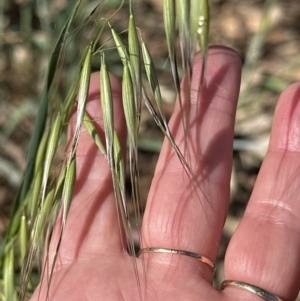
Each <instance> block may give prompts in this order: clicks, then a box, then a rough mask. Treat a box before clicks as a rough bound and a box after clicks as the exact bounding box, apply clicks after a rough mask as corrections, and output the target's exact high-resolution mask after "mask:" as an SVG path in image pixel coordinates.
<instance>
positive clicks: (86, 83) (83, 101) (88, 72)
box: [70, 44, 92, 158]
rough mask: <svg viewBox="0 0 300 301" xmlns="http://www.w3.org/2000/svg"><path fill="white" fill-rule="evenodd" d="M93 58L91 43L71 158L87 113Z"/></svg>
mask: <svg viewBox="0 0 300 301" xmlns="http://www.w3.org/2000/svg"><path fill="white" fill-rule="evenodd" d="M91 60H92V45H91V44H90V45H89V46H88V48H87V52H86V57H85V61H84V64H83V68H82V72H81V77H80V85H79V93H78V105H77V119H76V125H75V131H74V136H73V140H72V146H71V155H70V158H73V155H74V153H75V151H76V148H77V145H78V139H79V134H80V131H81V126H82V123H83V117H84V114H85V107H86V103H87V99H88V92H89V86H90V77H91Z"/></svg>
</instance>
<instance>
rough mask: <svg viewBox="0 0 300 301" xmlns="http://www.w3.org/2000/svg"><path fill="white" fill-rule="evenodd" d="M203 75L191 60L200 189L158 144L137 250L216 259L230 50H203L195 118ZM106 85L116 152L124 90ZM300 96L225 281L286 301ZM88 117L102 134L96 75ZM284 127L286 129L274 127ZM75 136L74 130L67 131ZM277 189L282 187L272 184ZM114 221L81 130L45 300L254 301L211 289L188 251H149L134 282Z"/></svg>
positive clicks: (109, 193)
mask: <svg viewBox="0 0 300 301" xmlns="http://www.w3.org/2000/svg"><path fill="white" fill-rule="evenodd" d="M200 70H201V60H200V59H199V57H198V58H197V59H196V60H195V62H194V70H193V79H192V84H191V100H192V110H191V128H190V133H189V134H190V141H189V143H190V145H191V146H194V147H191V148H190V149H191V153H190V159H191V162H194V163H193V164H194V165H195V166H193V170H194V172H195V175H196V176H197V181H198V182H199V183H201V189H200V188H199V189H194V187H192V185H191V181H190V179H189V178H188V177H187V175H186V174H185V173H184V172H183V169H182V165H181V163H180V162H179V160H178V158H177V156H176V155H175V154H174V152H173V151H172V148H171V147H170V145H169V144H168V142H165V143H164V146H163V148H162V151H161V155H160V159H159V161H158V164H157V167H156V171H155V176H154V179H153V182H152V186H151V190H150V193H149V197H148V202H147V207H146V211H145V215H144V220H143V226H142V230H141V233H142V242H143V246H144V247H163V248H174V249H180V250H186V251H190V252H195V253H199V254H202V255H205V256H207V257H209V258H210V259H212V260H215V258H216V255H217V252H218V242H219V240H220V237H221V233H222V227H223V223H224V220H225V217H226V213H227V208H228V202H229V182H230V173H231V164H232V162H231V158H232V139H233V128H234V117H235V109H236V102H237V98H238V91H239V82H240V70H241V63H240V60H239V58H238V57H237V55H236V54H235V53H234V52H232V51H230V50H228V49H224V48H221V47H215V48H214V49H211V50H210V55H209V60H208V69H207V74H206V86H207V87H206V88H205V89H204V91H203V93H202V94H203V95H202V97H201V99H200V104H198V105H199V110H196V109H194V108H195V104H196V103H197V102H196V101H195V96H196V95H197V92H198V84H199V81H200V80H199V78H200ZM112 88H113V95H114V99H115V100H114V101H115V102H114V106H115V128H116V131H117V132H118V134H119V137H120V139H121V144H122V145H123V146H125V143H126V142H125V141H126V133H125V126H124V114H123V109H122V102H121V96H120V94H121V92H120V87H119V83H118V81H117V80H116V79H115V78H112ZM297 91H298V92H297ZM299 94H300V93H299V85H298V86H297V85H295V86H292V87H291V88H290V89H289V90H288V91H287V92H286V93H285V95H283V96H282V98H281V100H280V102H279V105H278V106H279V109H278V111H277V113H276V117H275V121H274V126H273V134H272V137H271V141H270V147H269V151H268V154H267V157H266V159H265V162H264V164H263V167H262V169H261V172H260V175H259V177H258V180H257V184H256V188H255V190H254V193H253V195H252V197H251V200H250V202H249V206H248V209H247V211H246V213H245V216H244V218H243V220H242V222H241V224H240V226H239V228H238V230H237V231H236V233H235V235H234V237H233V238H232V241H231V243H230V246H229V249H228V251H227V255H226V259H225V278H226V279H234V280H239V281H244V282H248V283H251V284H253V285H257V286H260V287H262V288H264V289H266V290H269V291H271V292H273V293H274V294H277V295H279V296H281V297H282V298H284V300H294V299H295V297H296V294H297V292H298V290H299V283H298V281H297V279H299V277H300V271H299V269H298V268H297V266H299V264H300V259H299V258H300V247H299V246H300V239H299V235H298V234H297V233H300V226H299V225H298V223H296V221H295V218H293V217H294V215H296V214H297V216H299V215H300V208H299V206H297V204H296V203H297V202H295V200H296V199H295V198H296V197H295V196H297V195H299V193H300V188H299V187H300V185H293V184H292V185H290V182H289V181H291V179H292V180H293V181H295V182H297V183H298V184H300V183H299V182H300V180H295V179H296V175H297V171H298V170H299V168H300V163H299V162H298V161H300V160H297V159H296V158H295V153H297V152H299V151H300V139H299V138H298V137H296V136H295V135H293V133H295V132H297V131H298V133H299V132H300V125H299V122H297V118H295V116H297V114H298V115H300V109H299V108H298V107H299V106H298V107H297V103H298V102H297V101H296V97H295V96H296V95H298V96H299ZM204 95H205V97H204ZM286 99H287V100H286ZM290 99H292V101H289V100H290ZM87 110H88V112H89V114H90V115H91V117H92V118H93V119H94V120H95V121H96V127H97V129H98V131H99V132H100V133H101V132H103V131H102V129H101V124H102V122H101V119H102V116H101V112H100V103H99V75H97V74H94V75H93V76H92V78H91V86H90V101H89V103H88V107H87ZM298 111H299V113H298ZM199 112H200V113H199ZM290 112H293V114H294V115H292V114H291V113H290ZM180 114H181V113H180V110H179V106H178V105H177V107H176V108H175V111H174V113H173V116H172V119H171V121H170V128H171V130H172V133H173V134H174V137H175V140H176V142H177V143H178V144H179V146H180V147H181V148H182V149H183V148H184V138H183V137H184V131H183V130H182V128H181V124H180V118H181V117H180V116H181V115H180ZM282 120H283V124H282V123H281V124H280V122H281V121H282ZM279 124H280V125H279ZM179 125H180V126H179ZM72 130H74V127H73V126H72V124H71V126H70V131H72ZM290 133H291V134H290ZM70 136H72V135H70ZM196 144H197V147H195V145H196ZM195 150H198V151H200V152H198V153H197V152H196V151H195ZM276 182H278V183H280V184H281V185H276ZM297 183H296V184H297ZM278 195H279V196H280V201H278V198H277V196H278ZM283 208H285V210H283ZM116 216H118V215H117V212H116V205H115V198H114V193H113V189H112V183H111V176H110V169H109V167H108V165H107V162H106V160H105V158H104V157H103V156H102V155H101V154H100V153H99V151H98V150H97V147H96V146H95V144H94V142H93V141H92V139H91V138H90V136H89V134H88V133H86V132H85V131H84V130H83V131H82V133H81V137H80V142H79V147H78V152H77V180H76V186H75V192H74V199H73V202H72V206H71V209H70V212H69V216H68V221H67V225H66V228H65V231H64V234H63V240H62V244H61V247H60V250H59V256H58V259H57V264H56V268H55V271H54V274H53V277H52V282H51V286H50V290H49V299H50V300H55V301H63V300H72V301H76V300H80V301H85V300H86V301H87V300H89V301H97V300H109V301H140V300H143V301H150V300H151V301H152V300H153V301H160V300H166V301H171V300H187V301H194V300H195V301H196V300H203V301H206V300H207V301H208V300H209V301H211V300H213V301H214V300H224V301H225V300H228V301H229V300H253V301H254V300H257V301H258V300H259V297H257V296H255V295H253V294H251V293H249V292H247V291H245V290H241V289H236V288H233V287H227V288H226V289H225V290H224V291H217V290H215V289H214V288H213V286H212V271H211V268H210V267H209V266H208V265H206V264H204V263H202V262H200V261H197V260H196V259H194V258H191V257H188V256H183V255H176V254H175V255H171V254H161V253H155V254H154V253H145V254H144V255H143V257H142V258H138V259H137V260H136V263H137V270H138V277H137V276H136V272H135V269H134V264H133V259H132V257H130V256H129V255H128V254H127V252H126V251H124V249H125V247H124V244H123V243H122V239H121V238H120V237H121V234H120V233H121V232H120V227H119V222H118V219H117V218H116ZM59 229H60V227H59V224H58V223H57V225H56V227H55V228H54V231H53V234H52V240H51V244H50V250H49V262H50V263H51V262H52V259H53V256H54V254H55V249H56V245H57V239H58V237H59ZM286 245H289V250H290V254H291V256H289V258H287V256H286V252H285V251H284V246H286ZM270 258H271V259H270ZM283 262H284V263H285V264H284V266H283V265H282V263H283ZM47 273H48V270H47V269H46V270H45V274H47ZM46 281H47V277H46V276H45V277H44V282H42V285H41V287H40V288H41V289H40V288H38V289H37V290H36V292H35V294H34V296H33V297H32V299H31V300H32V301H37V300H46V296H47V291H48V289H47V284H46ZM139 288H140V289H139Z"/></svg>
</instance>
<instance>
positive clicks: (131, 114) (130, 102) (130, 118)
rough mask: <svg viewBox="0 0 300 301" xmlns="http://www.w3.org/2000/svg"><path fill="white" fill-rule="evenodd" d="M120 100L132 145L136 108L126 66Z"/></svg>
mask: <svg viewBox="0 0 300 301" xmlns="http://www.w3.org/2000/svg"><path fill="white" fill-rule="evenodd" d="M122 98H123V107H124V114H125V119H126V125H127V134H128V137H129V140H130V144H131V145H134V143H135V140H136V134H137V130H136V108H135V101H134V93H133V87H132V80H131V75H130V71H129V68H128V66H126V65H125V66H124V72H123V81H122Z"/></svg>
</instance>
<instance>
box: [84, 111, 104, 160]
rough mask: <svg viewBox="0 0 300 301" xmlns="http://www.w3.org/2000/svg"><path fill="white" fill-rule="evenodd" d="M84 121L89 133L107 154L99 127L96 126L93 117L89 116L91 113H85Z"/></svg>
mask: <svg viewBox="0 0 300 301" xmlns="http://www.w3.org/2000/svg"><path fill="white" fill-rule="evenodd" d="M83 122H84V125H85V127H86V129H87V131H88V133H89V134H90V135H91V137H92V138H93V140H94V141H95V143H96V145H97V146H98V148H99V149H100V151H101V152H102V154H103V155H105V156H106V149H105V146H104V144H103V142H102V140H101V137H100V135H99V133H98V131H97V129H96V128H95V126H94V124H93V121H92V120H91V118H90V117H89V115H88V114H87V113H85V114H84V119H83Z"/></svg>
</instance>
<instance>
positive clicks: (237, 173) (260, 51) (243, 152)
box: [0, 0, 300, 300]
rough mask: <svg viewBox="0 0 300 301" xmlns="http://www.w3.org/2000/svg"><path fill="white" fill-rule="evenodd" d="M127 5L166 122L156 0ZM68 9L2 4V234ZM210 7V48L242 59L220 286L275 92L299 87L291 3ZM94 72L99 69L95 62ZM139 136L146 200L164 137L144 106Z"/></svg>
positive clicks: (227, 1) (116, 67)
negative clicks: (157, 84)
mask: <svg viewBox="0 0 300 301" xmlns="http://www.w3.org/2000/svg"><path fill="white" fill-rule="evenodd" d="M85 2H86V11H84V12H82V13H83V14H88V13H89V12H90V11H91V9H92V8H93V7H95V6H96V5H97V1H85ZM116 3H119V1H113V0H111V1H108V2H107V4H105V5H104V8H103V9H104V11H105V12H107V13H108V14H109V12H111V10H112V9H114V7H115V4H116ZM134 3H135V7H134V8H135V12H136V23H137V26H138V27H139V28H140V29H141V32H142V34H143V37H144V40H145V41H146V43H147V45H148V47H149V48H150V51H151V53H152V56H153V58H154V60H155V63H156V66H157V71H158V74H159V76H160V78H161V87H162V92H163V96H164V100H165V112H166V114H167V115H168V116H170V114H171V112H172V108H173V104H174V101H175V92H174V87H173V84H172V78H171V76H170V74H169V67H168V66H167V64H166V62H167V46H166V43H165V38H164V28H163V23H162V1H161V0H143V1H142V0H141V1H134ZM69 6H70V3H69V2H68V1H67V0H48V1H46V0H44V1H43V0H40V1H38V0H37V1H35V2H33V1H31V0H1V1H0V234H1V235H3V233H4V231H5V227H6V226H7V223H8V220H9V212H10V208H11V205H12V202H13V200H14V197H15V195H16V192H17V190H18V185H19V183H20V180H21V177H22V171H23V169H24V167H25V160H26V151H27V146H28V142H29V139H30V135H31V132H32V128H33V125H34V119H35V116H36V114H37V107H38V103H39V94H40V92H41V89H42V85H43V80H44V75H45V70H46V69H45V68H46V66H47V62H48V59H49V53H50V52H49V51H50V50H49V49H50V47H51V43H52V42H53V38H54V36H55V32H56V31H57V28H60V27H61V26H62V24H63V22H64V21H65V20H66V17H67V15H68V12H69V11H70V9H69ZM210 6H211V30H210V44H222V45H226V46H230V47H232V48H233V49H235V50H236V51H237V52H238V53H239V54H240V55H241V57H242V60H243V62H244V70H243V81H242V87H241V95H240V102H239V108H238V112H237V121H236V130H235V142H234V146H235V150H234V154H233V157H234V163H233V177H232V196H231V199H232V200H231V205H230V209H229V216H228V219H227V222H226V225H225V228H224V235H223V240H222V245H221V248H220V252H219V258H218V272H217V274H216V282H219V281H220V280H221V278H222V264H223V259H224V253H225V250H226V247H227V244H228V241H229V239H230V237H231V235H232V233H233V232H234V230H235V228H236V225H237V224H238V222H239V220H240V219H241V217H242V215H243V212H244V210H245V207H246V205H247V201H248V198H249V196H250V193H251V190H252V187H253V185H254V183H255V179H256V176H257V173H258V171H259V168H260V165H261V162H262V159H263V156H264V153H265V151H266V147H267V143H268V137H269V132H270V128H271V123H272V117H273V113H274V108H275V105H276V102H277V99H278V96H279V94H280V93H281V91H282V90H283V89H284V88H285V87H287V86H288V85H289V84H290V83H292V82H295V81H300V21H299V20H300V6H299V3H298V1H297V0H281V1H279V0H278V1H275V0H272V1H258V0H257V1H255V0H251V1H246V0H242V1H241V0H211V1H210ZM127 16H128V10H127V8H126V7H125V8H124V9H122V10H121V12H120V14H118V15H117V16H116V17H115V18H114V19H113V20H114V22H113V24H114V26H115V28H116V29H117V30H118V31H120V32H121V31H122V30H124V29H126V28H127ZM84 46H85V45H81V43H80V40H78V39H77V40H76V39H75V40H74V42H73V44H72V47H73V48H74V49H73V52H70V53H68V57H66V66H67V68H68V69H67V71H66V70H62V71H61V72H62V74H64V73H65V72H72V70H74V69H72V68H74V66H73V65H72V60H73V59H75V58H76V54H77V53H78V52H77V50H78V49H81V48H83V47H84ZM78 51H79V50H78ZM93 67H94V69H95V70H96V69H97V65H96V64H95V65H94V66H93ZM109 70H110V71H111V72H113V73H115V74H117V75H120V74H121V70H122V69H121V64H120V63H119V62H118V61H116V57H114V56H112V57H110V58H109ZM166 74H168V76H166ZM65 78H66V79H65V80H66V81H67V77H65ZM63 84H64V83H62V85H63ZM140 136H141V144H140V176H141V185H142V197H143V200H146V197H147V193H148V189H149V186H150V183H151V179H152V175H153V171H154V167H155V163H156V160H157V157H158V153H159V148H160V143H161V141H162V135H161V134H160V132H159V130H157V128H156V126H155V124H154V122H153V120H152V117H151V116H150V114H148V113H147V112H146V110H145V112H144V115H143V119H142V125H141V133H140ZM61 153H62V154H63V148H62V150H61ZM299 300H300V299H299Z"/></svg>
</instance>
